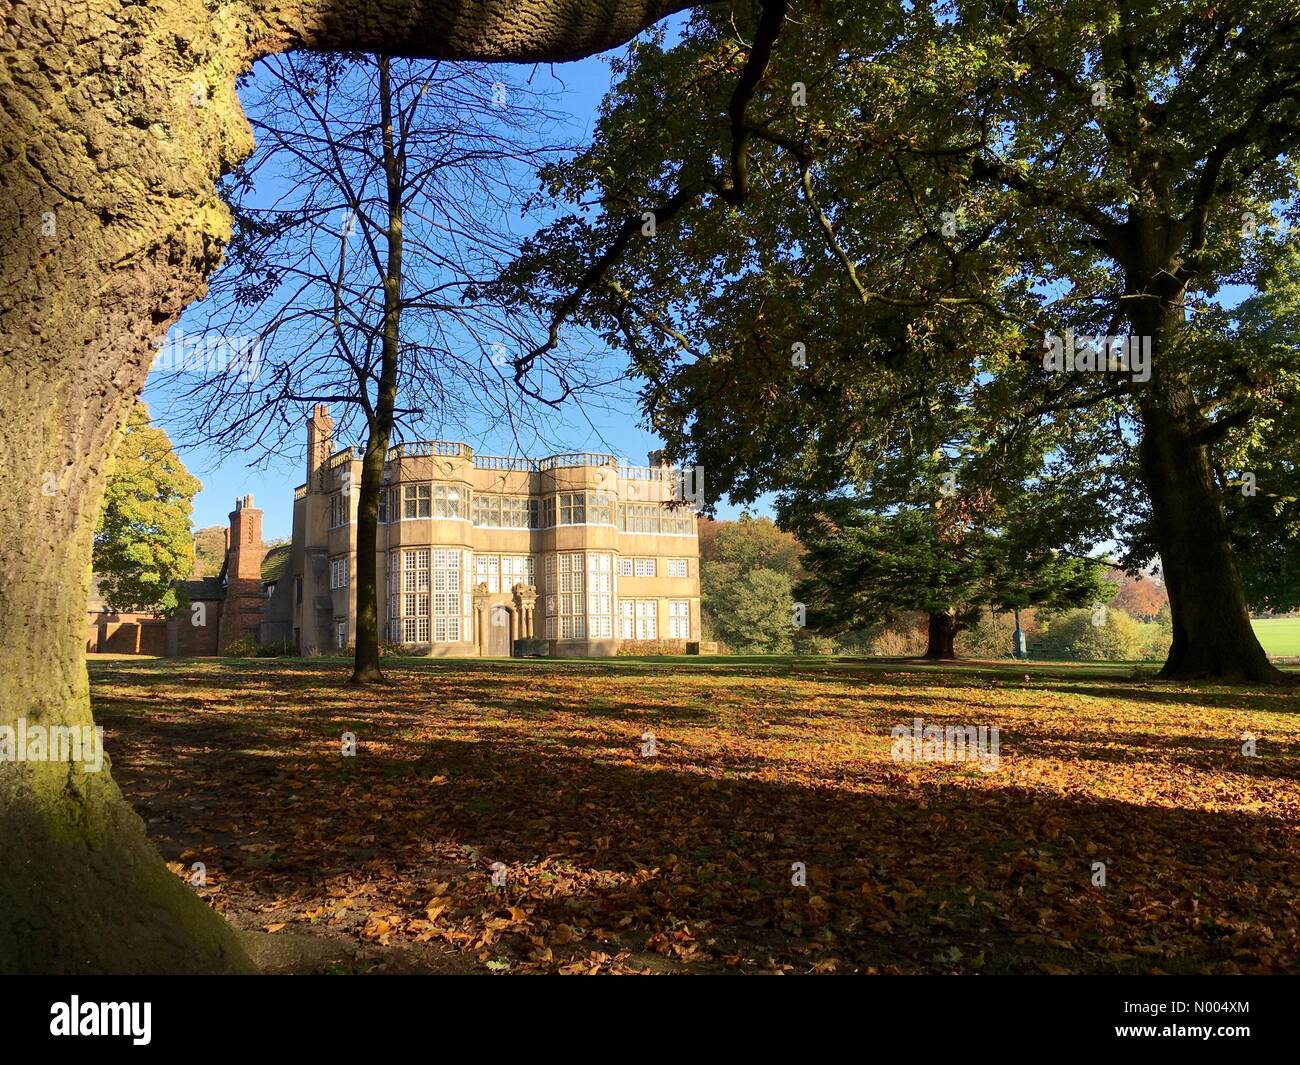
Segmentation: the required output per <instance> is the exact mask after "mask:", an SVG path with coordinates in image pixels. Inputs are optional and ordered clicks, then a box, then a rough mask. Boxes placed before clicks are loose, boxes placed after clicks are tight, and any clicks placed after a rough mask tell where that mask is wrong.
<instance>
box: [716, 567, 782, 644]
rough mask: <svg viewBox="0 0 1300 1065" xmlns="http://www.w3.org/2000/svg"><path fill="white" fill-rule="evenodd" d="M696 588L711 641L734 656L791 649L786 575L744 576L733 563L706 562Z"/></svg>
mask: <svg viewBox="0 0 1300 1065" xmlns="http://www.w3.org/2000/svg"><path fill="white" fill-rule="evenodd" d="M700 583H701V588H702V595H703V606H704V609H705V610H706V611H707V612H708V615H709V618H710V620H711V631H712V634H713V637H714V639H717V640H720V641H722V642H723V643H725V644H726V645H727V646H728V647H729V648H730V649H731V650H732V651H733V652H734V653H736V654H789V653H790V652H791V651H792V650H793V648H794V626H793V625H792V624H791V612H790V611H791V603H792V601H793V597H792V594H791V583H790V578H789V577H788V576H787V575H786V574H784V573H779V572H777V571H776V570H772V569H763V568H760V569H751V570H744V571H742V570H741V569H740V568H739V567H738V566H737V565H736V564H735V563H732V562H705V563H702V564H701V567H700Z"/></svg>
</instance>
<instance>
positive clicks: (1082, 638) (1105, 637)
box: [1036, 610, 1170, 662]
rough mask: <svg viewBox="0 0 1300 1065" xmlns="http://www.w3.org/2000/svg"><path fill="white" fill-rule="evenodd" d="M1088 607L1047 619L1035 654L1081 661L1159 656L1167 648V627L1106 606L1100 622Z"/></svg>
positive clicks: (1122, 660) (1130, 659)
mask: <svg viewBox="0 0 1300 1065" xmlns="http://www.w3.org/2000/svg"><path fill="white" fill-rule="evenodd" d="M1097 620H1098V615H1097V614H1096V613H1094V612H1093V611H1091V610H1070V611H1067V612H1066V613H1064V614H1061V615H1059V616H1057V617H1054V618H1052V619H1051V621H1050V622H1048V624H1047V627H1046V630H1045V632H1044V633H1043V635H1042V636H1041V638H1040V639H1039V640H1038V641H1036V644H1037V645H1038V646H1039V647H1040V648H1041V650H1040V651H1039V655H1038V657H1043V658H1062V659H1071V660H1078V661H1084V662H1125V661H1133V660H1135V659H1136V660H1151V659H1161V658H1163V657H1164V656H1165V654H1166V653H1167V652H1168V649H1169V631H1170V630H1169V628H1168V626H1167V625H1166V626H1161V625H1160V624H1158V623H1146V624H1144V623H1143V622H1140V621H1137V620H1136V619H1135V618H1132V617H1130V616H1129V615H1128V614H1126V613H1124V612H1123V611H1120V610H1107V611H1106V612H1105V615H1104V618H1102V619H1101V620H1102V624H1100V625H1098V624H1096V623H1095V622H1096V621H1097Z"/></svg>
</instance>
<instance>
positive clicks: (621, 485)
mask: <svg viewBox="0 0 1300 1065" xmlns="http://www.w3.org/2000/svg"><path fill="white" fill-rule="evenodd" d="M651 461H652V465H649V466H629V465H626V464H623V463H620V462H618V461H617V460H616V459H615V458H614V457H613V456H611V455H602V454H592V453H585V452H583V453H575V454H565V455H552V456H550V457H548V458H544V459H528V458H520V457H499V456H488V455H475V454H474V453H473V451H472V450H471V449H470V448H469V447H468V446H466V445H465V444H459V443H449V442H445V441H421V442H417V443H406V444H399V445H398V446H396V447H394V448H391V449H390V450H389V452H388V460H387V463H386V465H385V468H384V484H385V488H384V492H383V495H382V496H381V501H380V511H379V523H380V524H379V537H378V545H377V546H378V552H377V553H378V558H377V560H376V562H377V570H378V584H379V610H380V619H381V620H380V636H381V639H384V640H386V641H387V642H389V643H393V644H401V645H404V646H405V647H409V648H412V649H416V648H418V649H420V650H424V651H427V653H429V654H431V655H437V656H444V655H445V656H458V655H463V656H472V655H488V656H503V657H504V656H509V655H517V654H541V655H552V656H586V655H613V654H617V653H618V651H619V648H620V647H623V648H624V649H628V650H630V649H635V647H636V645H638V644H640V645H650V644H654V645H658V646H663V645H680V650H683V651H695V650H698V646H697V645H698V642H699V640H700V568H699V567H700V560H699V541H698V539H697V537H696V529H695V509H694V507H693V506H692V505H691V503H690V499H691V498H692V492H691V491H690V490H689V486H685V488H684V486H683V483H682V479H681V478H680V477H679V476H678V474H677V473H676V472H675V471H674V470H672V469H671V468H670V467H668V466H665V465H661V464H657V463H655V456H654V455H652V456H651ZM360 486H361V455H360V453H359V451H358V450H356V449H353V448H350V447H345V448H343V449H341V450H338V451H335V450H334V438H333V422H332V420H331V418H330V415H329V411H328V409H327V408H326V407H325V406H324V405H317V406H316V408H315V409H314V410H313V412H312V415H311V417H310V418H309V419H308V420H307V483H306V484H304V485H302V486H301V487H299V488H298V489H297V491H296V493H295V496H294V507H293V540H292V544H291V546H290V548H289V551H288V555H287V558H286V559H285V562H284V565H283V568H282V570H281V571H280V573H279V575H278V579H277V580H276V581H275V584H274V586H273V588H272V589H271V592H270V597H269V599H267V600H266V601H265V605H264V607H263V610H262V615H261V625H260V638H261V640H262V641H263V642H271V641H277V640H284V641H291V642H293V643H294V644H295V645H296V646H297V648H298V650H299V651H300V652H301V653H311V652H313V651H324V650H336V649H339V648H346V647H348V646H349V645H350V644H351V643H352V641H353V638H354V634H355V625H356V589H355V576H356V537H357V525H356V514H357V500H358V496H359V494H360Z"/></svg>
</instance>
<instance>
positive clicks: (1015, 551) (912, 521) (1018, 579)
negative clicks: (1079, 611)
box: [782, 497, 1107, 632]
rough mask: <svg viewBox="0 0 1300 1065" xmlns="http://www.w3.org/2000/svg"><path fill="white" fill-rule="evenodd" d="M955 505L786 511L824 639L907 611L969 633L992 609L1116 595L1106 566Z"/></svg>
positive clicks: (858, 504)
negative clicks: (981, 520)
mask: <svg viewBox="0 0 1300 1065" xmlns="http://www.w3.org/2000/svg"><path fill="white" fill-rule="evenodd" d="M950 509H955V506H954V507H949V506H948V505H946V504H945V505H943V506H936V507H932V508H926V509H921V508H897V509H894V510H892V511H890V512H888V513H883V514H882V513H879V512H878V511H876V510H875V509H874V508H873V507H872V506H871V505H870V504H869V503H867V502H866V501H864V500H862V499H857V498H847V497H836V498H830V499H823V500H817V501H813V502H807V503H804V504H802V505H801V506H798V507H795V506H785V507H783V508H782V520H783V521H785V522H789V523H790V524H791V525H792V527H793V528H795V529H796V530H797V531H798V534H799V538H800V540H801V541H802V542H803V543H804V544H805V545H806V548H807V551H806V553H805V554H804V556H803V563H804V566H805V568H806V569H807V570H808V572H809V574H810V577H809V578H808V579H807V580H806V581H803V582H801V583H800V585H799V586H798V589H797V593H798V596H799V598H800V599H801V600H802V601H803V602H804V603H806V604H807V607H808V618H807V620H808V625H809V626H810V627H811V628H813V629H816V630H819V631H824V632H839V631H846V630H851V629H857V628H864V627H869V626H871V625H874V624H878V623H880V622H883V621H888V620H890V619H891V618H893V617H895V616H897V615H898V614H900V613H902V612H905V611H921V612H922V613H925V614H931V613H946V612H953V613H955V615H956V620H957V623H958V624H959V625H960V626H962V627H967V626H969V625H972V624H974V623H975V622H976V621H977V620H978V619H979V617H980V615H981V614H982V613H983V612H984V611H986V610H988V609H994V610H1009V609H1011V608H1013V607H1028V606H1041V607H1062V606H1073V605H1078V604H1080V603H1086V602H1093V601H1095V600H1097V599H1098V598H1101V597H1104V596H1106V595H1107V592H1106V591H1105V583H1104V581H1103V578H1102V573H1103V570H1102V567H1101V565H1100V564H1099V563H1098V562H1096V561H1095V560H1093V559H1088V558H1078V557H1075V556H1072V555H1067V554H1063V553H1060V552H1057V551H1054V550H1052V549H1051V548H1050V547H1046V546H1043V545H1042V544H1040V543H1036V542H1033V540H1032V539H1031V540H1029V541H1028V542H1027V541H1026V540H1025V539H1024V538H1023V537H1021V536H1018V535H1016V534H1014V533H1012V532H1008V531H1005V530H1001V529H996V528H986V527H983V526H982V525H980V524H978V523H974V522H971V521H963V520H961V518H960V512H958V514H957V515H956V516H953V515H950V514H949V513H948V511H949V510H950Z"/></svg>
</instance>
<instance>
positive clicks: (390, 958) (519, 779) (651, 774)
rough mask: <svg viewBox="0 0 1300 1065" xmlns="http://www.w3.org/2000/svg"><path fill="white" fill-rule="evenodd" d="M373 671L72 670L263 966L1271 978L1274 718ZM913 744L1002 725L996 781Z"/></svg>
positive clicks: (435, 666)
mask: <svg viewBox="0 0 1300 1065" xmlns="http://www.w3.org/2000/svg"><path fill="white" fill-rule="evenodd" d="M389 668H390V670H391V675H392V677H393V680H394V684H393V686H392V687H390V688H387V689H382V690H367V691H361V692H355V691H352V690H350V689H348V688H347V687H346V686H345V685H344V684H343V681H344V680H345V679H346V676H347V668H346V665H345V664H344V663H342V662H339V661H328V660H309V661H274V660H269V661H245V662H239V663H222V662H218V661H214V660H190V661H168V660H154V661H142V660H140V659H117V660H106V659H100V660H96V661H92V662H91V666H90V673H91V690H92V699H93V702H94V708H95V713H96V718H97V720H98V721H99V723H101V724H103V725H105V726H106V727H107V732H108V735H107V747H108V751H109V753H110V755H111V756H112V759H113V772H114V776H115V777H116V779H117V781H118V782H119V784H120V785H121V787H122V789H123V791H124V792H125V793H126V795H127V797H128V798H129V799H130V801H131V802H132V803H133V804H134V805H135V807H136V809H137V810H138V811H139V812H140V813H141V815H142V816H143V817H144V818H145V821H146V825H147V827H148V830H149V832H150V835H151V836H152V838H153V839H154V841H155V842H156V843H157V845H158V847H159V849H160V850H161V851H162V853H163V855H164V857H165V858H166V859H167V860H168V861H169V862H170V863H171V865H172V868H173V870H174V871H175V872H176V873H177V875H178V876H184V877H185V878H186V879H188V878H189V876H190V870H191V867H192V865H193V863H195V862H202V863H204V865H205V866H206V873H207V883H206V886H204V887H201V888H198V889H196V890H198V891H199V893H200V894H202V895H203V896H204V897H205V898H207V899H208V900H209V901H210V902H211V904H212V905H213V906H215V907H216V908H217V909H218V910H220V911H221V912H222V913H223V914H225V915H226V917H227V918H228V919H229V920H230V921H231V922H232V923H234V924H235V925H236V926H238V927H240V928H242V929H245V930H247V931H249V932H250V933H259V934H256V935H251V936H250V943H252V944H254V945H255V949H256V950H257V951H258V952H259V957H261V958H263V959H264V960H265V961H266V964H267V966H268V968H270V969H271V970H279V971H326V972H328V971H371V970H378V971H483V972H504V971H514V972H530V971H543V972H545V971H556V970H558V971H561V972H570V973H585V972H592V971H596V972H647V971H648V972H673V971H696V972H711V971H742V972H772V971H788V972H809V971H816V972H852V971H863V972H868V971H875V972H985V973H999V972H1050V973H1057V972H1151V971H1162V972H1296V971H1297V969H1298V963H1297V958H1300V832H1298V829H1300V694H1297V693H1296V692H1295V691H1271V690H1247V689H1231V688H1191V687H1181V686H1173V685H1166V684H1161V683H1154V682H1151V681H1135V680H1132V679H1129V677H1130V675H1131V673H1132V667H1131V666H1130V667H1124V668H1120V667H1111V666H1100V667H1099V666H1078V667H1062V666H1059V665H1058V666H1047V665H1044V664H1041V663H1035V664H1033V665H1024V664H1015V665H1004V664H997V663H983V664H975V665H971V666H967V665H962V666H956V667H954V666H930V667H917V666H915V665H913V664H910V663H906V664H905V663H896V662H880V661H877V662H868V661H858V662H853V661H845V660H837V661H833V662H832V661H827V660H821V659H807V660H799V659H795V660H767V661H747V660H737V659H719V660H710V659H689V660H678V659H674V660H663V659H656V660H626V659H617V660H611V659H602V660H599V661H590V660H589V661H578V662H527V661H518V660H515V661H504V662H503V661H492V662H487V661H469V662H463V661H461V662H454V661H437V660H419V661H415V660H405V661H403V662H400V663H394V664H393V665H391V666H390V667H389ZM915 717H920V718H922V719H923V720H924V721H925V722H926V723H927V724H937V725H945V724H953V725H958V724H959V725H968V724H970V725H977V724H985V725H997V726H998V728H999V730H1000V760H999V764H998V765H997V767H996V768H994V769H992V770H991V771H989V772H985V771H982V770H981V769H979V768H977V767H976V766H975V765H972V764H970V763H945V762H914V763H913V762H896V761H894V760H893V759H892V758H891V740H890V729H891V728H892V727H893V726H895V725H900V724H907V725H909V726H910V723H911V721H912V719H913V718H915ZM345 731H348V732H352V733H355V735H356V738H357V744H358V746H357V754H356V756H355V757H343V756H342V755H341V753H340V750H341V740H340V738H341V736H342V734H343V733H344V732H345ZM650 732H652V733H653V734H654V739H655V745H656V747H657V752H656V753H655V754H654V755H653V756H652V757H644V756H643V755H642V753H641V748H642V744H643V742H644V741H643V736H644V735H645V734H646V733H650ZM1245 733H1250V734H1253V735H1255V736H1257V737H1258V756H1257V757H1254V758H1248V757H1245V756H1243V755H1242V753H1241V746H1242V739H1241V737H1242V735H1243V734H1245ZM796 862H800V863H803V864H804V867H805V868H806V873H807V886H805V887H801V886H795V885H793V884H792V883H791V876H792V873H791V867H792V864H793V863H796ZM1095 862H1104V863H1105V866H1106V885H1105V886H1104V887H1097V886H1094V885H1093V883H1092V880H1093V877H1094V863H1095ZM495 863H501V864H500V865H495ZM494 867H495V869H496V871H497V873H498V879H500V874H501V873H502V872H503V873H504V885H503V886H497V885H494V884H493V882H492V877H493V870H494Z"/></svg>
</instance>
